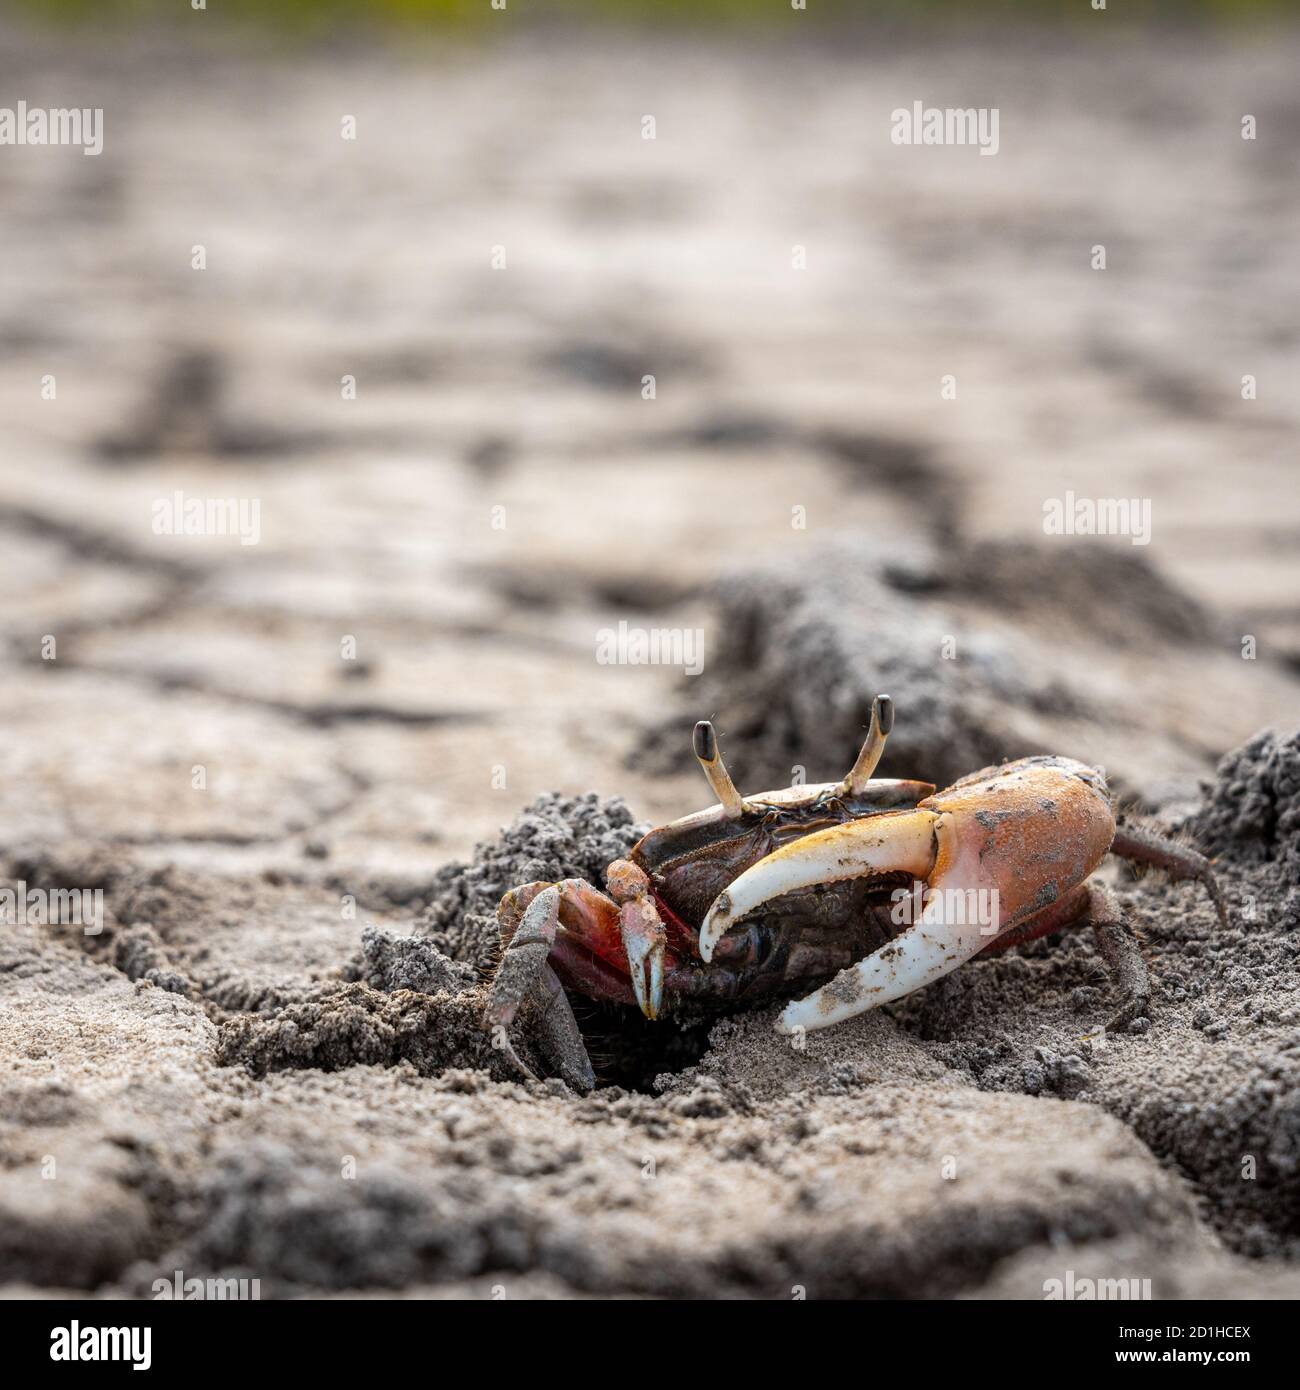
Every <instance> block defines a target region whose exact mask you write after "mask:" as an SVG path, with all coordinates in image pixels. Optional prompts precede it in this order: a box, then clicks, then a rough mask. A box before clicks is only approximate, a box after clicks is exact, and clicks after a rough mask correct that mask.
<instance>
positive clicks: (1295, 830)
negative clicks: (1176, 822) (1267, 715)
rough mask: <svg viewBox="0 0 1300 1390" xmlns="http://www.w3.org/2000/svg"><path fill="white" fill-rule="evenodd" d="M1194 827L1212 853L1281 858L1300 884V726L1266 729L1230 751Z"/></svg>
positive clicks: (1261, 860)
mask: <svg viewBox="0 0 1300 1390" xmlns="http://www.w3.org/2000/svg"><path fill="white" fill-rule="evenodd" d="M1189 828H1190V829H1191V830H1192V832H1193V833H1194V834H1195V836H1196V838H1197V840H1199V842H1200V843H1201V844H1202V845H1203V846H1204V847H1205V849H1206V850H1207V851H1208V852H1209V853H1211V854H1221V855H1223V856H1225V857H1227V858H1230V859H1232V860H1234V861H1236V862H1237V863H1241V864H1272V863H1275V864H1277V865H1278V866H1279V868H1280V869H1281V870H1282V871H1283V872H1284V873H1285V875H1286V876H1287V878H1288V879H1289V881H1290V886H1291V887H1292V888H1295V887H1297V886H1300V731H1297V732H1293V733H1290V734H1280V733H1277V732H1275V731H1274V730H1272V729H1265V730H1264V731H1263V732H1262V733H1259V734H1257V735H1256V736H1255V737H1254V738H1253V739H1251V740H1250V742H1249V743H1247V744H1245V745H1243V746H1242V747H1241V748H1237V749H1234V750H1233V751H1232V752H1231V753H1229V754H1228V755H1227V756H1226V757H1225V758H1224V759H1223V761H1222V762H1221V763H1220V764H1219V767H1218V772H1217V776H1216V777H1215V780H1214V781H1213V782H1212V783H1211V784H1210V785H1209V788H1208V791H1207V796H1206V801H1205V805H1204V807H1203V808H1202V810H1201V811H1200V813H1199V814H1198V815H1197V816H1196V817H1194V819H1193V820H1192V821H1191V823H1190V826H1189Z"/></svg>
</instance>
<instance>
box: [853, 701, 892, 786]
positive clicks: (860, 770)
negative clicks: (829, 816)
mask: <svg viewBox="0 0 1300 1390" xmlns="http://www.w3.org/2000/svg"><path fill="white" fill-rule="evenodd" d="M893 727H894V702H893V700H891V699H890V698H889V696H888V695H877V696H876V698H875V699H874V700H872V702H871V727H870V728H869V729H868V730H867V737H866V739H865V740H864V742H863V744H862V751H861V752H860V753H859V754H858V758H857V761H856V762H855V763H854V764H853V766H852V767H851V768H850V769H849V775H848V776H847V777H846V778H845V779H844V780H843V781H842V782H841V783H840V795H841V796H857V795H860V794H861V793H862V792H863V791H864V790H865V789H866V785H867V783H868V782H870V781H871V774H872V773H873V772H875V770H876V765H877V764H878V763H879V762H880V759H881V757H882V755H883V754H884V751H885V740H886V739H887V738H888V737H889V735H890V732H891V731H892V729H893Z"/></svg>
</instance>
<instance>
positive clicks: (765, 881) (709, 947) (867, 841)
mask: <svg viewBox="0 0 1300 1390" xmlns="http://www.w3.org/2000/svg"><path fill="white" fill-rule="evenodd" d="M934 822H935V816H934V814H933V813H932V812H930V811H919V810H918V811H898V812H886V813H884V814H882V815H879V816H871V817H869V818H867V819H864V820H856V821H847V822H846V823H845V824H843V825H834V826H831V827H830V829H828V830H819V831H817V833H816V834H814V835H805V836H804V837H803V839H801V840H794V841H792V842H791V843H790V844H788V845H783V846H782V847H781V848H780V849H778V850H774V851H773V852H772V853H771V854H769V855H767V856H766V857H765V858H763V859H760V860H759V861H758V863H757V864H753V865H751V866H750V867H749V868H748V869H746V870H745V872H744V873H743V874H741V875H740V877H739V878H737V879H736V880H735V882H733V883H732V884H731V885H730V886H729V887H728V888H726V889H725V890H724V891H723V892H721V893H719V894H718V896H717V898H715V899H714V902H713V906H712V907H710V908H709V910H708V912H707V913H706V914H705V917H704V922H703V924H702V925H701V927H700V955H701V957H702V958H703V959H704V960H705V961H711V960H712V959H713V951H714V947H716V946H717V944H718V942H719V941H720V940H721V939H722V937H723V936H724V935H725V934H726V932H727V931H728V929H729V928H730V927H732V926H734V925H735V923H737V922H739V921H740V919H741V918H742V917H745V916H748V914H749V913H751V912H753V911H754V909H755V908H757V907H760V906H761V905H762V904H763V903H765V902H768V901H770V900H771V899H772V898H779V897H782V896H783V895H784V894H786V893H793V892H796V891H798V890H799V889H801V888H812V887H815V886H817V885H818V884H825V883H833V882H835V881H836V880H838V879H846V878H863V877H867V876H871V875H876V874H885V873H894V872H898V871H904V872H907V873H910V874H912V875H913V877H915V878H918V879H925V878H927V877H928V876H929V873H930V869H931V867H932V866H933V864H934Z"/></svg>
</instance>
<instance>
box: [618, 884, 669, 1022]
mask: <svg viewBox="0 0 1300 1390" xmlns="http://www.w3.org/2000/svg"><path fill="white" fill-rule="evenodd" d="M619 920H620V925H621V927H622V930H623V949H624V950H625V951H626V952H627V963H628V968H629V974H630V975H631V977H632V991H633V993H634V994H635V995H636V1002H637V1004H638V1005H639V1006H640V1008H641V1012H642V1013H643V1014H645V1016H646V1017H647V1018H649V1019H655V1018H658V1017H659V1010H660V1009H661V1008H662V1007H663V998H664V948H665V944H666V942H667V933H666V932H665V931H664V925H663V923H662V922H661V921H660V920H659V914H658V912H656V911H655V905H654V903H653V902H652V901H651V900H650V899H649V898H638V899H636V900H634V901H632V902H627V903H624V904H623V906H622V907H621V908H620V909H619Z"/></svg>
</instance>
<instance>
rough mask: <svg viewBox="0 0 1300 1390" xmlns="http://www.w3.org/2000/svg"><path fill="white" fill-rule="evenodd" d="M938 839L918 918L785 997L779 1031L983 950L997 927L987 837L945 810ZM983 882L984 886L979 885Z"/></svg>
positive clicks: (937, 824) (877, 999) (851, 1006)
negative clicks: (797, 995) (810, 988)
mask: <svg viewBox="0 0 1300 1390" xmlns="http://www.w3.org/2000/svg"><path fill="white" fill-rule="evenodd" d="M932 820H933V823H934V839H935V842H936V844H937V846H938V853H937V855H936V859H935V868H934V870H933V872H931V873H930V874H928V875H922V876H918V877H928V879H929V882H928V884H927V885H926V894H925V898H924V906H923V910H922V912H921V914H920V920H919V921H915V922H913V923H912V925H911V926H909V927H908V928H907V930H906V931H904V932H901V933H900V934H899V935H898V936H896V937H895V938H894V939H893V940H892V941H891V942H889V943H888V944H887V945H885V946H882V947H881V948H880V949H879V950H878V951H873V952H872V954H871V955H869V956H866V957H864V959H862V960H860V961H859V962H858V963H857V964H856V965H851V966H849V968H848V969H847V970H841V971H840V973H839V974H838V975H836V977H835V978H834V979H833V980H832V981H831V982H830V984H828V985H823V986H822V987H821V989H819V990H815V991H814V992H813V993H812V994H810V995H808V997H807V998H806V999H796V1000H795V1001H794V1002H793V1003H792V1004H788V1005H787V1006H786V1008H785V1011H784V1012H783V1013H782V1015H781V1017H780V1020H779V1021H778V1022H777V1025H776V1027H777V1032H779V1033H793V1032H795V1031H797V1030H799V1029H802V1030H803V1031H804V1032H812V1031H813V1030H814V1029H816V1028H829V1027H830V1026H831V1024H833V1023H841V1022H843V1020H844V1019H846V1018H853V1017H855V1016H856V1015H857V1014H862V1013H866V1012H867V1010H868V1009H875V1008H878V1007H879V1006H880V1005H881V1004H888V1003H889V1002H890V1001H891V1000H894V999H901V998H902V997H903V996H904V995H905V994H911V993H912V991H913V990H916V989H920V988H921V987H922V986H923V985H928V984H931V983H932V982H933V981H935V980H937V979H939V978H940V977H941V976H943V975H947V974H948V973H949V972H950V971H953V970H956V969H957V967H958V966H959V965H962V964H964V963H965V962H966V961H968V960H969V959H970V958H971V957H972V956H973V955H976V954H978V952H980V951H982V950H983V949H984V947H985V946H987V945H988V944H989V942H991V941H992V940H993V939H994V938H995V937H996V936H997V934H998V932H999V931H1000V930H1001V929H1002V925H1003V916H1002V910H1001V906H1000V902H999V896H998V894H997V893H996V892H990V891H989V889H990V888H991V887H993V886H995V880H994V879H992V878H991V877H990V875H989V873H988V866H987V865H986V864H985V862H984V858H983V854H982V850H983V849H984V848H986V844H987V842H985V841H981V840H979V839H977V838H975V837H973V836H961V835H959V834H958V833H957V831H956V828H955V826H954V824H953V821H952V818H951V816H949V815H948V814H947V813H946V812H944V813H940V814H939V815H937V816H932ZM981 890H983V891H981Z"/></svg>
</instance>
